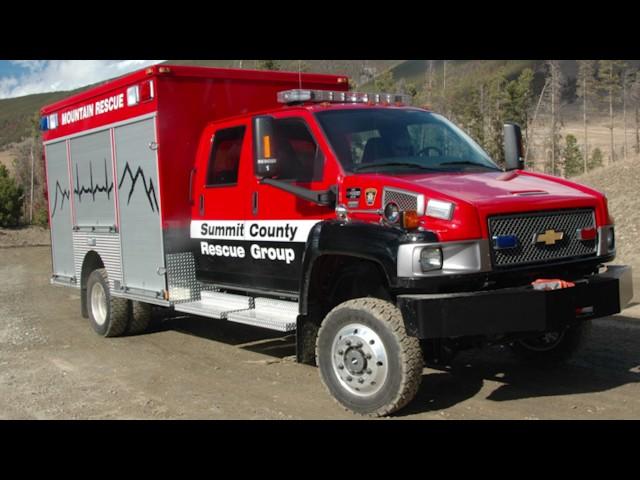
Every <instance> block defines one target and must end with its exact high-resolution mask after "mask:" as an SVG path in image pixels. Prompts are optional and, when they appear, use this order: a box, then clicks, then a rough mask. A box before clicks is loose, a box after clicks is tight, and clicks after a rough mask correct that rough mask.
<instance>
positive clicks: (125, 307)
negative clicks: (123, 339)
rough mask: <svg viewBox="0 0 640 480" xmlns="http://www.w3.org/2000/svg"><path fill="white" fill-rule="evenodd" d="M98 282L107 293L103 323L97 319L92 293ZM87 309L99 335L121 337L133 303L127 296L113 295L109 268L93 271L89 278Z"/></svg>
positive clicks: (92, 324) (127, 323) (125, 328)
mask: <svg viewBox="0 0 640 480" xmlns="http://www.w3.org/2000/svg"><path fill="white" fill-rule="evenodd" d="M96 284H100V285H101V286H102V288H103V289H104V293H105V295H106V318H105V321H104V322H103V323H100V322H99V321H96V317H95V315H96V314H95V313H94V311H93V305H92V302H91V293H92V291H93V289H94V288H96V287H95V285H96ZM87 310H88V312H89V322H90V323H91V326H92V327H93V329H94V330H95V331H96V333H97V334H98V335H102V336H103V337H119V336H121V335H123V334H124V333H125V332H126V330H127V326H128V325H129V319H130V317H131V303H130V302H129V300H127V299H125V298H119V297H113V296H112V295H111V291H110V289H109V280H108V276H107V270H106V269H104V268H100V269H97V270H94V271H93V272H91V275H89V279H88V280H87Z"/></svg>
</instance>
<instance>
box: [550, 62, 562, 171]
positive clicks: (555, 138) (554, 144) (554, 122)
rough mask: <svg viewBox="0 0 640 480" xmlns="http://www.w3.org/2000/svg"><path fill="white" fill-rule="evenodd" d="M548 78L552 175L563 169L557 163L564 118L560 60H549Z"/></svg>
mask: <svg viewBox="0 0 640 480" xmlns="http://www.w3.org/2000/svg"><path fill="white" fill-rule="evenodd" d="M546 66H547V78H548V81H549V89H548V92H549V107H550V116H551V119H550V120H551V121H550V122H549V137H548V140H547V143H548V147H549V152H550V153H549V162H548V163H549V171H550V172H551V174H552V175H559V174H560V171H561V169H560V168H559V166H558V165H556V163H558V160H559V159H560V138H561V135H560V129H561V128H562V120H561V117H560V106H561V102H560V98H561V92H562V87H563V84H564V77H563V75H562V72H561V71H560V62H559V61H558V60H547V61H546Z"/></svg>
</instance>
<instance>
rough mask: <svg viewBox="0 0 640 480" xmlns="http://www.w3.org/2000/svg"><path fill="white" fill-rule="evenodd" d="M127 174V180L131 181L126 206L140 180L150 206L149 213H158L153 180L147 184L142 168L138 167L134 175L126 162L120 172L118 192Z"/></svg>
mask: <svg viewBox="0 0 640 480" xmlns="http://www.w3.org/2000/svg"><path fill="white" fill-rule="evenodd" d="M127 174H129V178H130V179H131V187H130V189H129V196H128V197H127V205H129V202H130V201H131V196H132V195H133V192H134V191H135V189H136V183H137V182H138V179H139V178H141V179H142V184H143V185H144V191H145V193H146V195H147V200H149V205H150V206H151V211H152V212H156V211H158V210H159V209H158V200H157V199H156V190H155V188H154V186H153V180H152V179H149V183H148V184H147V179H146V177H145V175H144V171H143V170H142V167H138V169H137V170H136V173H135V175H134V174H133V173H132V172H131V167H130V166H129V162H127V163H126V165H125V166H124V171H123V172H122V177H121V178H120V183H119V184H118V190H120V189H121V188H122V184H123V183H124V181H125V178H126V175H127ZM154 205H155V208H154Z"/></svg>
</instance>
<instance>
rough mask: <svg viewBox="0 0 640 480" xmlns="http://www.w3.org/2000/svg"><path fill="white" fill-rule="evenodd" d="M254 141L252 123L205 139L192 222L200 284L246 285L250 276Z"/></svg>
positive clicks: (226, 127) (225, 126)
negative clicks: (246, 227) (247, 221)
mask: <svg viewBox="0 0 640 480" xmlns="http://www.w3.org/2000/svg"><path fill="white" fill-rule="evenodd" d="M249 137H250V129H249V121H248V120H246V121H236V122H232V123H229V122H224V123H218V124H215V125H211V126H209V127H208V128H207V129H206V130H205V133H204V135H203V138H202V142H201V144H200V147H199V152H198V155H199V156H198V158H199V159H200V161H199V163H198V166H197V169H196V173H195V177H194V183H195V188H194V196H193V199H194V202H193V208H192V217H191V218H192V221H191V241H192V250H193V252H194V257H195V260H196V277H197V279H198V280H200V281H205V282H209V283H214V284H219V285H245V284H246V282H247V277H248V276H250V274H249V272H248V270H247V257H248V255H249V252H248V245H247V244H246V242H245V241H244V223H245V218H246V215H247V211H248V208H249V202H250V194H249V193H248V190H247V188H246V185H247V181H248V180H249V178H250V175H251V172H250V170H249V167H250V163H251V161H252V155H251V144H250V142H249V141H248V138H249ZM243 185H244V186H245V187H244V188H243Z"/></svg>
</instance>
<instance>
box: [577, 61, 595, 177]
mask: <svg viewBox="0 0 640 480" xmlns="http://www.w3.org/2000/svg"><path fill="white" fill-rule="evenodd" d="M596 67H597V63H596V61H595V60H578V78H577V95H578V98H580V99H581V100H582V121H583V126H584V145H583V146H582V152H583V155H582V157H583V159H584V166H583V170H584V171H585V172H586V171H587V159H588V158H589V141H588V127H587V124H588V112H589V107H590V105H591V103H592V102H593V99H594V98H595V97H596V95H597V89H596V86H597V80H596Z"/></svg>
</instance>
